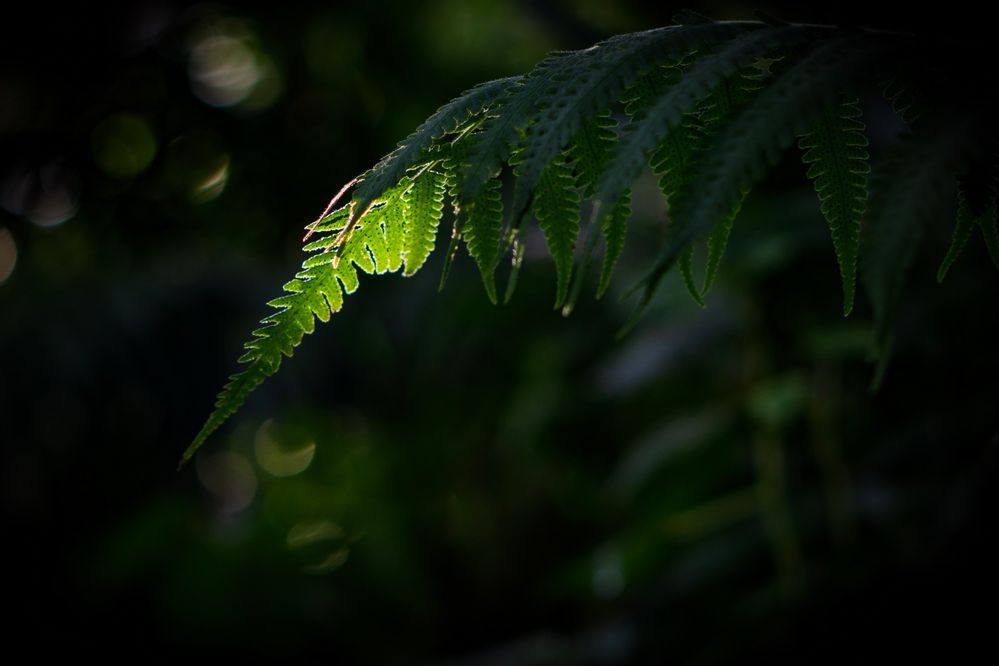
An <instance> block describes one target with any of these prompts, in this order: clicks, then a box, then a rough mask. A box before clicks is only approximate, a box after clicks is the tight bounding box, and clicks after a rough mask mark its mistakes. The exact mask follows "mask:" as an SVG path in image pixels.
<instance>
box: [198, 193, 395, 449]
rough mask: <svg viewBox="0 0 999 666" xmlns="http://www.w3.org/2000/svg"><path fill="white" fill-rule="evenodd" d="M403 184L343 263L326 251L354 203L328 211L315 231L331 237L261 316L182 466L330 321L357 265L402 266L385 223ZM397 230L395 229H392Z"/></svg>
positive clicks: (381, 204)
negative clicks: (238, 367)
mask: <svg viewBox="0 0 999 666" xmlns="http://www.w3.org/2000/svg"><path fill="white" fill-rule="evenodd" d="M408 185H409V183H407V182H405V181H404V183H403V184H402V185H400V186H396V187H395V188H393V189H391V190H389V191H388V192H387V193H386V195H387V196H386V197H383V198H381V199H378V200H376V202H375V205H376V206H378V208H377V209H375V210H373V211H372V213H374V214H373V215H369V216H368V217H366V218H365V221H364V222H363V223H361V224H358V225H356V227H355V230H354V232H353V234H352V235H351V237H350V240H349V241H348V242H347V244H346V247H345V249H344V251H343V253H342V254H341V256H340V260H339V261H334V260H333V259H334V256H333V254H332V253H329V252H325V250H328V249H329V248H331V247H332V246H333V245H332V243H333V239H334V238H335V237H336V235H337V234H338V233H339V232H340V231H342V230H343V228H344V227H346V225H347V222H348V218H349V215H350V207H349V206H344V207H342V208H340V209H338V210H336V211H334V212H333V213H331V214H330V215H328V216H327V217H326V218H325V219H324V220H322V221H321V222H320V224H318V225H315V231H316V232H318V233H326V234H327V235H326V236H325V237H323V238H320V239H319V240H316V241H315V242H312V243H310V244H309V245H307V246H306V247H305V250H306V251H308V252H314V253H316V252H318V254H314V255H313V256H312V257H310V258H309V259H307V260H306V261H305V263H303V264H302V269H303V270H301V271H300V272H299V273H298V274H297V275H296V276H295V279H294V280H292V281H290V282H288V283H287V284H285V285H284V291H285V292H286V293H285V295H284V296H281V297H280V298H277V299H275V300H273V301H271V302H270V303H268V305H270V306H271V307H274V308H277V309H278V311H277V312H275V313H274V314H272V315H270V316H269V317H267V318H265V319H263V320H262V321H261V322H260V323H261V324H263V326H262V327H261V328H258V329H257V330H255V331H253V336H254V337H253V339H252V340H250V341H249V342H247V343H246V345H245V348H246V352H245V353H244V354H243V356H242V357H240V359H239V361H240V363H246V364H248V365H247V367H246V369H245V370H243V371H242V372H239V373H236V374H234V375H232V376H231V377H230V378H229V382H228V383H227V384H226V385H225V387H224V388H223V389H222V392H221V393H220V394H219V396H218V399H217V400H216V402H215V409H214V410H213V411H212V413H211V414H210V415H209V417H208V420H207V421H206V422H205V424H204V426H202V428H201V431H200V432H198V434H197V436H196V437H195V438H194V441H192V442H191V445H190V446H189V447H188V448H187V450H186V451H185V452H184V455H183V457H182V458H181V464H184V463H185V462H187V461H188V460H190V459H191V457H192V456H193V455H194V453H195V452H196V451H197V450H198V448H199V447H200V446H201V445H202V444H203V443H204V442H205V440H206V439H208V437H209V435H211V434H212V433H213V432H215V430H217V429H218V428H219V426H221V425H222V424H223V423H224V422H225V421H226V420H227V419H228V418H229V417H230V416H231V415H232V414H233V413H234V412H235V411H236V410H237V409H239V408H240V407H241V406H242V405H243V403H244V402H245V401H246V397H247V396H248V395H249V394H250V392H251V391H253V389H255V388H256V387H257V386H258V385H260V383H261V382H262V381H263V380H264V379H266V378H267V377H269V376H270V375H273V374H274V373H275V372H277V370H278V368H279V367H280V365H281V358H282V356H289V357H290V356H291V355H292V354H293V353H294V351H295V347H297V346H298V345H299V343H301V341H302V338H303V337H304V336H305V335H306V334H308V333H312V331H313V330H314V329H315V318H318V319H319V320H320V321H323V322H326V321H329V319H330V315H332V314H333V313H334V312H337V311H339V310H340V308H341V306H342V305H343V296H344V294H345V293H346V294H351V293H353V292H354V291H355V290H356V289H357V286H358V278H357V269H360V270H362V271H364V272H365V273H375V272H385V271H388V270H390V267H391V266H393V265H395V266H396V267H397V268H398V265H397V264H396V262H395V261H394V259H393V257H391V256H390V254H389V251H388V244H387V242H386V232H385V227H384V226H383V225H385V224H387V225H389V226H391V225H394V224H399V222H400V220H401V218H402V215H401V210H402V208H403V206H404V204H403V196H402V195H403V194H404V188H406V187H407V186H408ZM393 233H394V232H393Z"/></svg>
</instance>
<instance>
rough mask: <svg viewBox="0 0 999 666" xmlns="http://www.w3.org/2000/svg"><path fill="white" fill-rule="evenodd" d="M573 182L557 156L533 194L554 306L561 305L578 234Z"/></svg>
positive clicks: (568, 171) (570, 270) (569, 168)
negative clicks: (549, 260) (549, 262)
mask: <svg viewBox="0 0 999 666" xmlns="http://www.w3.org/2000/svg"><path fill="white" fill-rule="evenodd" d="M574 184H575V178H573V175H572V168H571V167H570V166H569V164H568V163H567V162H565V160H564V158H563V159H558V160H555V161H554V162H552V163H551V164H549V165H548V168H546V169H545V172H544V173H543V174H542V175H541V179H540V180H539V181H538V186H537V192H536V193H535V195H534V212H535V215H537V217H538V223H539V226H540V227H541V231H542V233H544V235H545V242H546V243H547V244H548V250H549V252H551V255H552V257H553V259H554V260H555V273H556V276H557V283H556V290H555V307H556V308H558V307H561V305H562V304H563V303H564V302H565V300H566V296H567V295H568V293H569V280H570V278H571V277H572V266H573V262H574V257H575V251H576V239H577V237H578V236H579V195H578V194H577V193H576V190H575V189H573V185H574Z"/></svg>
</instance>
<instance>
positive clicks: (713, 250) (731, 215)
mask: <svg viewBox="0 0 999 666" xmlns="http://www.w3.org/2000/svg"><path fill="white" fill-rule="evenodd" d="M775 62H777V59H773V58H757V59H756V60H755V61H754V62H753V64H752V66H750V67H749V68H747V69H744V70H742V72H740V74H739V75H737V76H734V77H732V78H731V79H727V80H725V81H723V82H722V83H721V85H719V86H718V87H717V88H715V90H714V91H713V92H712V93H711V96H710V97H708V99H707V101H706V102H705V103H704V106H703V107H702V109H701V111H700V113H699V114H698V121H699V128H700V132H701V135H702V139H701V143H702V144H705V145H710V144H711V142H712V141H713V140H714V139H715V138H716V137H717V135H718V134H719V133H720V132H721V130H722V129H723V128H724V126H725V124H726V123H727V122H729V120H730V119H731V117H732V116H733V115H734V114H735V112H736V111H738V110H739V109H741V108H742V107H743V106H744V105H745V104H747V103H748V102H749V100H750V99H751V98H752V95H753V94H754V93H755V92H757V91H758V90H759V89H760V88H761V87H762V82H763V81H764V80H765V79H767V78H769V77H770V76H771V75H772V74H773V72H772V71H771V69H770V68H771V66H772V65H773V64H774V63H775ZM740 194H741V196H740V197H739V199H738V201H736V202H735V203H734V204H733V206H732V208H731V210H729V211H728V213H727V214H726V215H724V216H723V217H722V218H721V220H719V221H718V223H717V224H716V225H715V228H714V229H712V231H711V233H710V234H709V235H708V241H707V245H708V256H707V259H706V261H705V267H704V283H703V285H702V287H701V292H700V297H701V298H702V299H703V297H704V295H705V294H707V293H708V291H709V290H710V289H711V287H712V285H713V284H714V282H715V278H716V277H717V275H718V269H719V267H720V266H721V260H722V257H724V255H725V249H726V248H727V247H728V239H729V237H730V236H731V235H732V227H733V226H734V225H735V218H736V217H738V215H739V211H740V210H741V209H742V202H743V201H744V200H745V198H746V196H747V195H748V194H749V188H748V187H747V188H744V189H743V190H742V192H741V193H740ZM695 300H696V299H695Z"/></svg>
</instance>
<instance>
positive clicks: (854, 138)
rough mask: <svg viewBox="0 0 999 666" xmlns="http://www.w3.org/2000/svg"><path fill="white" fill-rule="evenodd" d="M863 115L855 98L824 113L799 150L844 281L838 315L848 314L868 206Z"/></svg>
mask: <svg viewBox="0 0 999 666" xmlns="http://www.w3.org/2000/svg"><path fill="white" fill-rule="evenodd" d="M862 117H863V114H862V113H861V110H860V105H859V103H858V101H857V100H856V99H846V100H843V101H841V102H839V103H837V104H835V105H832V106H830V107H829V108H827V109H826V110H825V111H823V113H822V115H821V116H820V118H819V120H818V122H816V123H815V125H814V126H813V127H812V129H811V131H810V132H809V133H808V134H805V135H804V136H803V137H801V140H800V141H799V142H798V146H799V147H800V148H801V149H802V150H805V151H806V152H805V153H804V155H802V158H801V159H802V161H804V163H805V164H808V165H811V166H809V168H808V178H810V179H811V180H812V182H813V183H814V185H815V192H816V194H817V195H818V197H819V202H820V208H821V210H822V215H823V216H824V217H825V218H826V222H828V224H829V230H830V232H831V233H832V239H833V246H834V247H835V249H836V259H837V260H838V262H839V270H840V276H841V277H842V282H843V315H844V316H845V315H848V314H850V311H851V310H853V294H854V291H855V285H856V277H857V252H858V248H859V245H860V219H861V217H862V216H863V214H864V208H865V206H866V205H867V174H868V173H870V170H871V168H870V165H869V164H868V159H869V155H868V153H867V137H866V136H865V135H864V123H863V121H862V120H861V118H862Z"/></svg>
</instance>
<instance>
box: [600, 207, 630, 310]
mask: <svg viewBox="0 0 999 666" xmlns="http://www.w3.org/2000/svg"><path fill="white" fill-rule="evenodd" d="M630 215H631V197H630V195H629V193H628V191H625V192H624V194H622V195H621V198H620V199H618V201H617V204H615V205H614V206H612V207H611V212H610V214H608V215H605V216H604V219H603V224H602V227H601V231H602V232H603V236H604V242H605V248H604V261H603V266H602V267H601V269H600V283H599V285H598V286H597V298H600V297H601V296H603V295H604V292H606V291H607V287H608V286H609V285H610V280H611V276H613V274H614V267H615V266H616V265H617V260H618V259H619V258H620V257H621V253H622V252H623V251H624V241H625V236H626V235H627V232H628V217H629V216H630Z"/></svg>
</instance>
